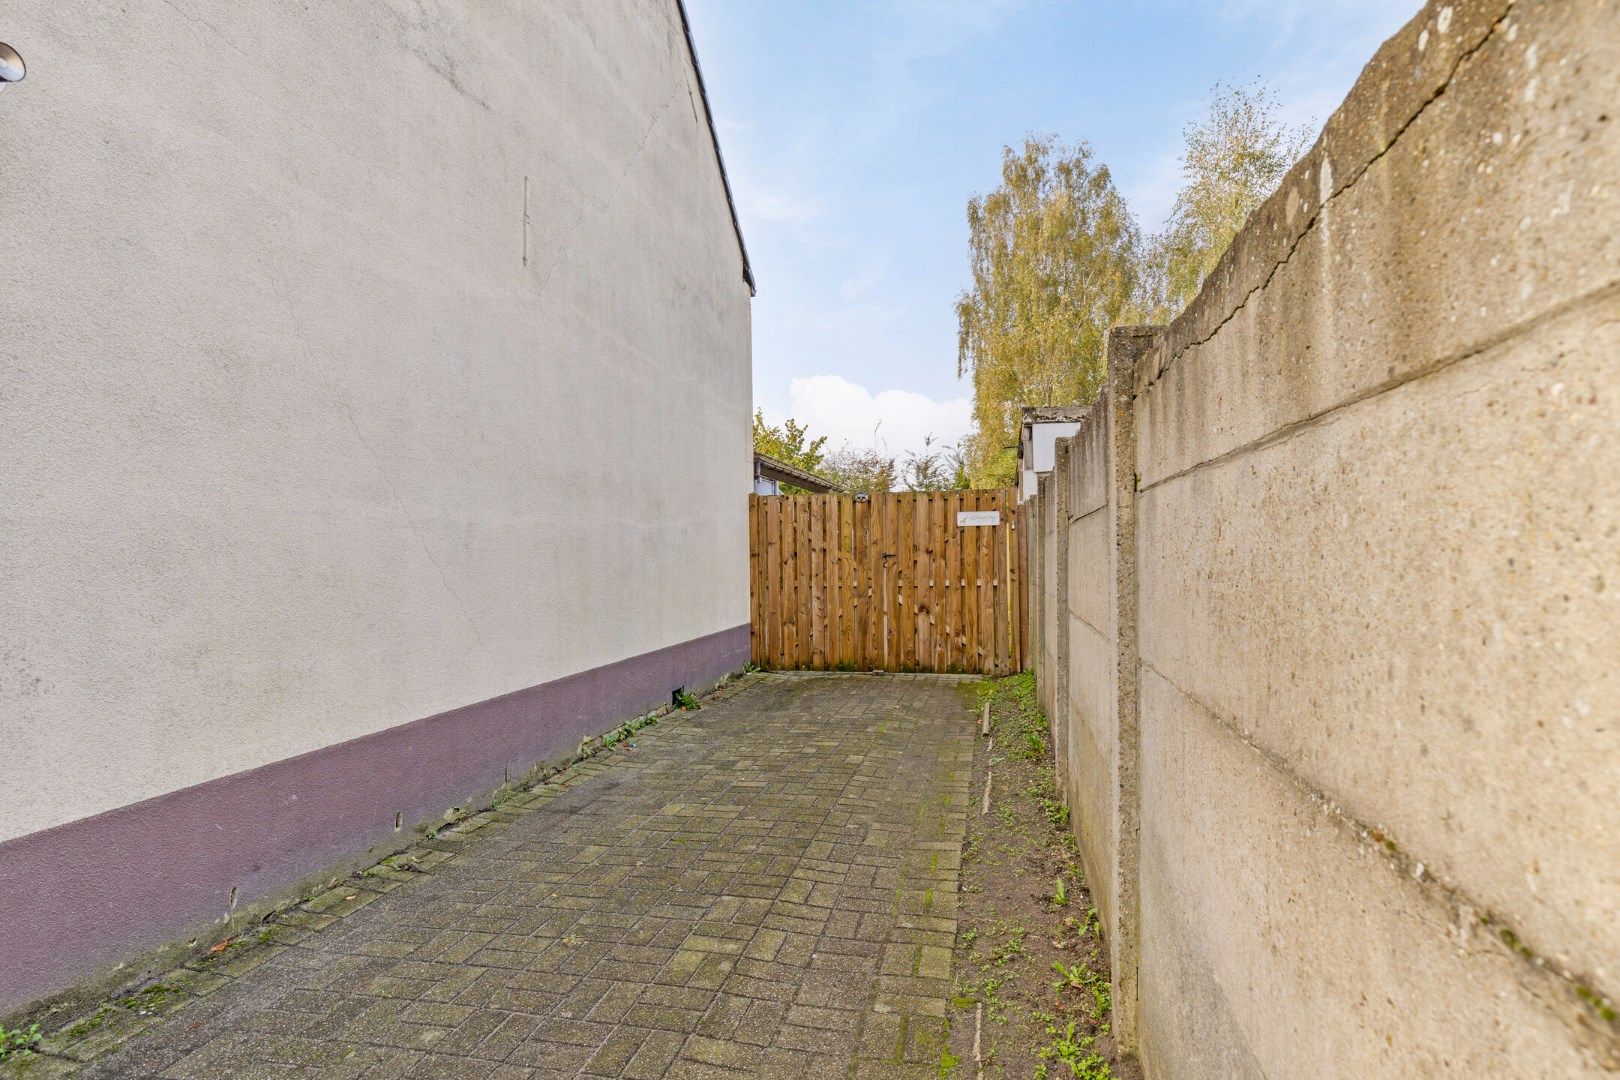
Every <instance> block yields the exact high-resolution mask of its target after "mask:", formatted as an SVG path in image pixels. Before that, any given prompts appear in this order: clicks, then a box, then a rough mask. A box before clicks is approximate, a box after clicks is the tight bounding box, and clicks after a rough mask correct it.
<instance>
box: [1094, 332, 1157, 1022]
mask: <svg viewBox="0 0 1620 1080" xmlns="http://www.w3.org/2000/svg"><path fill="white" fill-rule="evenodd" d="M1162 330H1163V328H1162V327H1135V326H1133V327H1120V328H1117V329H1115V330H1113V331H1111V332H1110V333H1109V336H1108V376H1107V385H1106V386H1105V387H1104V389H1103V394H1104V400H1105V401H1106V406H1107V409H1108V433H1109V435H1108V438H1109V446H1108V469H1109V477H1108V482H1109V485H1110V491H1109V495H1108V503H1109V507H1110V514H1111V517H1112V528H1113V544H1112V554H1111V560H1112V562H1113V566H1112V567H1111V569H1112V571H1113V600H1114V602H1113V605H1112V606H1113V620H1114V625H1113V627H1112V628H1111V629H1112V630H1113V638H1114V641H1115V648H1116V650H1117V654H1116V669H1115V679H1116V681H1115V700H1116V707H1117V708H1118V714H1117V719H1118V728H1117V732H1118V736H1117V737H1118V744H1117V752H1118V759H1117V760H1118V765H1117V771H1116V774H1115V785H1116V788H1115V799H1116V804H1117V811H1116V813H1117V817H1116V821H1117V828H1118V830H1119V833H1118V837H1119V840H1118V848H1117V856H1116V858H1117V862H1116V864H1115V867H1114V880H1115V883H1116V884H1115V888H1116V890H1117V895H1116V898H1115V902H1114V905H1113V907H1114V925H1113V926H1112V927H1109V928H1108V930H1109V935H1108V937H1109V952H1110V954H1111V955H1110V962H1111V964H1112V970H1113V973H1114V992H1113V1007H1114V1017H1113V1029H1114V1037H1115V1039H1116V1040H1117V1042H1118V1044H1119V1047H1120V1049H1121V1050H1123V1051H1125V1052H1127V1053H1135V1052H1137V1050H1138V1043H1137V1024H1136V1017H1137V961H1138V957H1139V955H1140V954H1139V944H1140V932H1141V898H1140V890H1139V879H1140V863H1141V860H1140V852H1141V814H1140V785H1139V775H1138V773H1139V768H1140V760H1141V749H1142V738H1141V723H1140V713H1139V705H1138V687H1139V685H1140V681H1141V656H1140V653H1139V651H1138V646H1137V621H1136V618H1137V558H1136V539H1137V532H1136V405H1135V387H1136V369H1137V365H1138V363H1139V362H1140V361H1141V359H1142V358H1143V357H1144V356H1145V355H1147V353H1148V352H1149V351H1150V350H1151V349H1152V347H1153V345H1154V343H1155V342H1156V341H1157V340H1158V339H1159V335H1160V334H1161V332H1162Z"/></svg>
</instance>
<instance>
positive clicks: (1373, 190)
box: [1138, 0, 1620, 485]
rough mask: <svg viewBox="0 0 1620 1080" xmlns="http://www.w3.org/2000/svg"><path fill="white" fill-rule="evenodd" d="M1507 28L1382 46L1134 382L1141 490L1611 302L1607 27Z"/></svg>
mask: <svg viewBox="0 0 1620 1080" xmlns="http://www.w3.org/2000/svg"><path fill="white" fill-rule="evenodd" d="M1509 8H1510V5H1509V4H1508V3H1507V2H1505V0H1491V2H1486V0H1477V2H1473V3H1456V4H1451V3H1447V4H1439V3H1434V4H1430V5H1429V7H1428V8H1427V9H1426V11H1425V13H1424V14H1423V15H1421V16H1419V17H1418V18H1417V19H1415V20H1414V21H1413V22H1412V24H1410V25H1409V26H1408V27H1407V28H1406V29H1405V30H1403V31H1402V32H1401V33H1400V34H1399V35H1397V36H1396V37H1395V38H1393V39H1392V40H1391V41H1390V42H1389V43H1388V44H1386V45H1385V47H1384V49H1383V50H1382V51H1381V52H1380V57H1379V60H1378V61H1377V62H1375V64H1374V65H1372V66H1371V67H1370V68H1369V70H1368V73H1367V74H1365V75H1364V76H1363V78H1362V80H1361V82H1360V83H1358V84H1357V88H1356V90H1355V92H1353V93H1352V95H1351V97H1350V99H1349V101H1348V102H1347V103H1346V104H1345V106H1344V107H1343V109H1342V110H1341V112H1340V113H1339V114H1336V115H1335V117H1334V120H1333V122H1332V123H1330V124H1329V126H1328V129H1327V131H1326V132H1325V133H1324V135H1323V138H1322V141H1321V142H1320V143H1319V144H1318V145H1317V147H1316V148H1315V149H1314V150H1313V151H1312V152H1311V153H1310V154H1309V155H1307V156H1306V157H1305V158H1304V159H1303V160H1302V161H1301V162H1300V164H1299V166H1297V167H1296V168H1295V170H1294V171H1293V172H1292V173H1291V174H1290V176H1289V178H1288V179H1287V180H1286V181H1285V183H1284V185H1283V187H1282V189H1281V191H1280V192H1279V194H1278V195H1277V196H1275V197H1273V199H1272V200H1271V202H1270V203H1268V204H1267V206H1266V208H1265V209H1264V210H1262V211H1261V212H1260V214H1258V215H1257V216H1256V218H1255V220H1253V221H1252V222H1251V223H1250V226H1249V228H1248V229H1246V230H1245V233H1244V235H1243V237H1242V238H1241V239H1240V241H1239V243H1237V244H1235V245H1234V250H1233V252H1232V253H1231V255H1230V256H1229V260H1228V263H1227V264H1223V265H1224V267H1225V271H1229V272H1230V273H1227V272H1222V273H1218V274H1217V275H1216V276H1215V277H1214V278H1212V280H1211V283H1210V285H1209V286H1208V287H1206V289H1205V291H1204V293H1203V294H1202V295H1201V296H1200V298H1199V300H1198V301H1197V302H1195V304H1194V306H1193V308H1192V309H1190V310H1189V312H1188V313H1187V314H1186V315H1184V316H1183V317H1182V318H1181V319H1178V320H1177V322H1176V324H1175V326H1174V327H1173V328H1172V331H1171V333H1170V334H1169V335H1167V337H1166V339H1165V342H1164V344H1163V346H1162V348H1161V349H1160V350H1159V352H1158V356H1157V357H1156V358H1155V360H1154V362H1153V363H1150V364H1148V365H1146V366H1145V367H1144V369H1143V371H1142V374H1141V376H1140V378H1141V386H1140V387H1139V393H1143V394H1145V400H1144V403H1143V404H1144V406H1145V407H1144V408H1143V409H1142V411H1141V425H1142V430H1141V433H1140V436H1139V445H1140V460H1139V465H1138V469H1139V472H1140V473H1141V475H1142V483H1143V484H1144V485H1148V484H1153V483H1156V482H1158V481H1159V480H1161V479H1163V478H1164V477H1166V476H1170V475H1173V474H1175V473H1178V472H1180V471H1182V470H1184V469H1187V468H1190V467H1192V466H1194V465H1196V464H1197V463H1199V462H1201V461H1206V460H1209V459H1210V458H1213V457H1216V456H1218V455H1220V454H1223V453H1226V452H1229V451H1231V450H1232V449H1234V448H1236V447H1240V446H1244V445H1247V444H1249V443H1252V442H1254V441H1255V440H1258V439H1262V438H1264V437H1267V436H1269V435H1270V434H1271V433H1272V432H1275V431H1276V430H1278V429H1279V428H1281V427H1283V426H1285V425H1287V424H1291V423H1294V422H1297V421H1301V420H1304V419H1307V418H1309V417H1312V416H1315V415H1318V414H1320V413H1322V412H1323V411H1324V410H1326V409H1329V408H1332V407H1333V406H1335V405H1337V404H1340V403H1342V402H1344V401H1347V400H1350V399H1353V398H1356V397H1359V396H1362V395H1366V394H1369V393H1375V392H1378V391H1379V390H1380V389H1381V388H1384V387H1387V386H1389V385H1392V384H1394V383H1397V382H1399V381H1401V380H1403V379H1407V378H1411V377H1413V376H1414V375H1418V374H1421V373H1422V372H1424V371H1426V370H1429V369H1431V368H1432V367H1434V366H1435V365H1437V364H1444V363H1447V362H1450V361H1452V360H1455V359H1457V358H1459V357H1464V356H1468V355H1471V354H1473V353H1475V352H1477V351H1479V350H1481V349H1484V348H1488V347H1490V346H1491V345H1492V344H1493V343H1495V342H1497V341H1499V340H1501V339H1502V338H1503V337H1504V336H1508V335H1511V334H1513V333H1514V332H1516V328H1518V327H1520V326H1522V325H1524V324H1525V323H1527V322H1530V321H1532V320H1536V319H1542V318H1547V317H1550V316H1552V315H1555V314H1556V313H1557V312H1559V311H1560V310H1562V309H1563V307H1564V306H1565V305H1568V304H1570V303H1572V302H1578V301H1579V299H1580V298H1581V297H1583V296H1586V295H1588V294H1590V293H1592V292H1593V291H1596V290H1599V289H1603V288H1606V287H1610V286H1612V285H1614V284H1615V283H1616V282H1617V281H1620V230H1617V229H1616V228H1615V227H1614V223H1615V222H1616V221H1617V220H1620V184H1615V183H1613V182H1612V178H1613V177H1614V176H1615V175H1617V174H1620V137H1617V136H1616V134H1615V130H1616V128H1617V127H1620V113H1617V112H1616V110H1615V108H1614V102H1615V101H1617V100H1620V33H1617V32H1616V29H1615V28H1616V26H1617V25H1620V6H1617V4H1616V3H1615V2H1614V0H1543V2H1539V3H1518V4H1513V5H1511V11H1510V10H1509ZM1442 14H1444V16H1445V17H1444V24H1445V25H1444V28H1442V26H1441V22H1442ZM1459 48H1460V49H1461V50H1462V51H1461V52H1459V51H1458V50H1459ZM1452 67H1455V74H1453V75H1451V76H1450V77H1449V78H1447V79H1446V80H1445V81H1444V82H1443V83H1441V84H1440V85H1431V84H1432V83H1433V82H1434V80H1435V78H1436V72H1437V69H1444V70H1449V69H1450V68H1452ZM1420 90H1421V91H1422V92H1423V96H1416V97H1414V95H1417V94H1418V92H1419V91H1420ZM1429 95H1432V96H1429ZM1409 99H1410V100H1409ZM1402 103H1407V105H1408V106H1409V107H1412V108H1415V109H1416V112H1415V114H1414V116H1413V118H1411V119H1409V124H1410V126H1409V127H1407V126H1405V125H1404V124H1402V125H1401V127H1400V128H1393V125H1394V121H1395V120H1397V119H1399V118H1400V116H1401V109H1400V108H1399V106H1400V105H1401V104H1402ZM1392 110H1393V112H1392ZM1363 114H1365V115H1363ZM1366 124H1372V125H1375V126H1377V127H1380V128H1392V130H1389V131H1387V134H1386V135H1385V136H1384V140H1385V141H1378V142H1374V143H1372V144H1368V143H1366V141H1365V139H1364V136H1363V134H1362V133H1361V130H1360V126H1359V125H1366ZM1346 125H1358V126H1357V128H1356V131H1355V132H1354V133H1353V134H1347V133H1346V131H1345V127H1346ZM1397 130H1398V131H1399V137H1398V139H1396V132H1397ZM1389 140H1393V141H1389ZM1369 154H1370V155H1371V156H1370V161H1369V162H1364V160H1363V158H1364V157H1366V156H1367V155H1369ZM1324 190H1327V191H1333V192H1335V194H1334V195H1333V196H1332V198H1331V200H1330V201H1329V202H1328V203H1327V204H1326V205H1325V206H1323V205H1322V198H1321V196H1322V193H1323V191H1324ZM1307 226H1308V227H1307ZM1249 263H1254V264H1255V265H1254V266H1253V267H1251V266H1249V265H1248V264H1249ZM1262 269H1264V270H1265V273H1264V274H1263V275H1262V274H1261V273H1260V271H1261V270H1262ZM1262 285H1263V286H1264V287H1263V288H1260V286H1262ZM1255 289H1258V291H1252V290H1255ZM1217 316H1218V317H1217ZM1149 385H1151V387H1152V389H1151V392H1148V390H1147V388H1148V386H1149Z"/></svg>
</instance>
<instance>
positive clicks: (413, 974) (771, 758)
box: [88, 675, 973, 1080]
mask: <svg viewBox="0 0 1620 1080" xmlns="http://www.w3.org/2000/svg"><path fill="white" fill-rule="evenodd" d="M972 738H973V717H972V715H971V713H970V712H969V711H968V710H967V709H966V708H965V707H964V705H963V703H962V701H961V699H960V697H959V696H958V691H957V683H956V680H954V679H950V678H945V677H938V676H903V675H901V676H895V675H889V676H870V675H821V676H798V675H755V676H751V677H749V678H748V679H746V680H744V681H743V682H741V683H740V684H738V685H736V686H734V687H732V688H730V689H728V690H727V691H725V692H724V693H723V694H722V695H720V698H719V700H713V701H711V702H710V703H709V704H707V706H706V707H705V708H704V709H703V710H702V711H701V712H697V713H686V714H679V715H676V716H673V717H669V718H667V719H665V720H664V721H662V722H661V723H659V724H658V725H656V726H654V727H651V728H648V729H645V730H644V731H642V732H641V733H640V734H639V735H638V736H637V737H636V743H637V745H636V746H635V748H634V749H630V750H626V751H619V752H613V753H610V754H606V755H604V756H602V757H598V758H596V759H593V760H592V761H590V762H588V763H586V764H584V765H582V766H577V767H576V769H575V770H571V775H568V774H565V778H564V782H563V783H562V784H560V785H553V786H551V787H548V788H545V789H541V790H539V791H537V792H536V793H535V794H534V795H533V796H530V797H526V798H523V799H519V800H517V801H515V802H512V803H507V804H506V805H505V806H503V807H502V812H501V813H499V814H497V815H495V816H494V817H495V820H491V822H490V824H489V825H487V826H486V827H485V828H482V829H479V830H477V831H476V832H471V833H468V834H465V835H464V837H462V838H460V839H453V838H449V837H447V838H446V839H445V840H444V841H442V842H439V843H437V844H436V845H435V846H436V847H438V848H441V849H444V850H447V851H451V852H454V855H453V856H451V857H446V856H441V855H434V856H431V857H430V860H429V861H432V860H435V859H442V860H443V861H440V862H438V863H437V864H436V865H433V866H432V867H431V868H430V869H429V871H428V873H426V874H399V875H388V876H382V877H378V878H376V879H375V880H373V881H371V884H374V885H375V889H373V888H368V887H367V886H361V885H356V886H349V887H346V890H345V891H343V892H342V894H341V895H339V896H337V897H335V898H332V899H328V900H326V901H324V903H317V904H315V905H312V906H314V907H316V908H324V910H318V911H314V912H294V913H292V914H291V919H292V921H294V922H297V923H301V924H302V925H300V926H298V927H293V928H289V929H288V930H286V931H283V932H282V933H284V934H285V935H286V936H285V937H284V938H283V940H281V941H280V942H277V943H274V944H270V945H267V946H261V947H260V948H258V949H255V950H252V951H251V952H250V953H245V954H244V955H243V957H242V958H241V960H239V961H235V962H233V963H223V964H216V965H214V966H215V967H216V968H217V969H218V970H217V971H216V972H214V973H211V975H210V976H209V977H208V978H207V979H199V981H198V982H197V983H195V984H194V985H193V986H192V987H191V988H190V989H192V990H194V991H195V990H198V989H209V988H210V987H212V986H213V985H214V984H213V982H212V979H213V977H214V976H223V977H225V978H224V981H222V982H221V983H219V984H218V986H217V988H216V989H212V990H211V992H210V993H208V994H207V995H206V996H204V997H201V998H200V999H198V1000H194V1001H190V1002H189V1003H188V1004H186V1005H185V1006H184V1007H182V1008H180V1009H178V1010H177V1011H174V1012H172V1013H168V1014H167V1015H166V1016H164V1017H163V1018H162V1019H161V1020H159V1021H157V1022H156V1024H155V1025H154V1026H152V1027H151V1028H149V1029H147V1030H146V1031H144V1032H142V1033H141V1034H139V1035H137V1036H136V1037H135V1038H134V1039H133V1040H132V1041H130V1042H129V1043H127V1044H125V1045H124V1046H123V1047H122V1048H121V1049H119V1050H118V1051H116V1052H115V1053H113V1054H111V1055H110V1056H106V1057H102V1058H99V1059H97V1060H96V1061H95V1062H94V1063H93V1064H92V1065H91V1066H90V1067H89V1070H88V1072H89V1073H90V1074H91V1075H97V1076H130V1075H161V1076H168V1077H208V1076H229V1077H253V1076H269V1075H276V1076H280V1075H285V1074H288V1073H298V1072H306V1073H311V1074H315V1073H318V1074H320V1075H323V1076H367V1077H371V1076H453V1077H476V1076H492V1077H519V1076H532V1077H563V1076H577V1075H585V1076H627V1077H662V1076H670V1077H686V1076H732V1075H749V1076H779V1077H792V1078H794V1080H806V1078H819V1077H849V1076H883V1077H905V1076H911V1075H915V1076H919V1077H923V1076H933V1075H935V1067H936V1064H937V1062H938V1060H939V1055H940V1047H941V1046H942V1045H943V1031H944V1023H945V1019H944V1018H945V1014H946V1003H947V998H948V996H949V993H950V986H951V982H950V980H951V956H952V946H953V943H954V937H955V932H956V918H955V916H956V890H957V871H958V866H959V856H960V851H961V840H962V835H963V829H964V824H965V815H966V812H967V805H968V798H969V796H968V790H967V787H968V776H969V767H970V764H971V755H972ZM486 820H489V819H488V818H486ZM368 880H369V879H368ZM385 890H386V891H385ZM334 916H341V917H338V918H334ZM205 966H207V965H205Z"/></svg>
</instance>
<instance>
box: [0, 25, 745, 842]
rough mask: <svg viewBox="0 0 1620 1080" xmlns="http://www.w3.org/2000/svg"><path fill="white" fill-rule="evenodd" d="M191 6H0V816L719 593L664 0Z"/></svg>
mask: <svg viewBox="0 0 1620 1080" xmlns="http://www.w3.org/2000/svg"><path fill="white" fill-rule="evenodd" d="M196 8H197V5H194V4H192V3H176V4H169V3H163V2H160V0H133V2H132V3H129V4H125V5H111V4H105V3H101V2H99V0H95V2H92V0H14V2H13V3H11V4H8V5H7V8H6V12H5V17H4V20H3V25H0V32H3V34H4V37H5V40H7V41H9V42H10V43H11V44H12V45H14V46H15V47H17V49H18V50H19V51H20V52H21V53H22V54H23V56H24V57H25V58H26V59H27V62H28V66H29V76H28V80H27V81H26V82H25V83H23V84H21V85H20V86H18V87H14V88H12V89H10V90H8V91H7V92H6V93H5V94H3V95H0V152H3V155H4V169H3V176H0V252H3V254H0V369H3V371H4V380H3V387H0V738H3V740H4V744H5V747H6V753H5V757H6V768H5V769H3V770H0V810H3V813H0V840H4V839H6V838H9V837H15V836H20V835H24V834H27V833H29V832H32V831H35V830H39V829H43V828H46V827H48V826H52V825H56V824H60V823H63V822H67V821H72V820H75V819H78V818H81V817H84V816H87V815H90V814H94V813H97V812H99V811H103V810H107V809H110V808H113V807H117V806H120V805H124V804H127V803H130V802H133V801H136V800H139V799H143V798H146V797H149V796H153V795H157V794H160V793H163V792H166V791H171V790H174V789H177V788H181V787H185V786H189V785H193V784H196V783H199V782H201V781H205V780H208V779H211V778H214V777H218V776H223V775H227V774H230V773H233V772H236V771H239V770H242V769H245V768H249V767H252V766H256V765H259V764H263V763H266V762H270V761H275V760H279V759H282V758H285V757H288V756H290V755H294V754H298V753H301V752H304V751H308V750H312V749H316V748H319V747H322V746H327V745H330V744H333V743H336V742H340V741H344V740H348V739H352V738H354V737H356V736H358V735H361V734H364V733H367V732H371V731H376V730H379V729H382V728H385V727H389V726H392V725H396V724H400V723H404V722H408V721H411V720H415V719H417V718H419V717H423V716H428V715H431V714H434V713H437V712H441V711H443V710H446V709H450V708H454V707H456V706H461V705H466V704H470V703H473V702H476V701H480V700H483V699H486V698H490V697H492V696H495V695H498V694H503V693H506V692H509V691H513V690H517V689H520V688H524V687H528V686H532V685H535V684H538V683H543V682H546V681H548V680H551V679H555V678H558V677H560V676H563V675H567V674H569V673H572V672H575V671H578V670H582V669H586V668H590V667H594V666H597V665H601V664H604V663H609V662H612V661H615V660H619V659H623V658H625V657H629V656H634V655H638V654H641V653H645V652H649V651H651V650H655V649H658V648H661V647H663V646H667V645H671V644H674V643H677V642H681V641H685V640H689V639H692V638H695V637H699V636H702V635H706V634H710V633H714V632H716V631H720V630H723V629H727V628H731V627H735V626H737V625H739V624H742V623H746V622H747V620H748V595H747V589H748V585H747V528H746V517H745V514H746V500H745V496H746V494H747V492H748V490H749V487H750V441H749V440H750V435H749V411H750V372H749V293H748V288H747V286H746V284H745V283H744V281H743V274H742V257H741V254H740V252H739V248H738V244H737V239H736V237H735V235H734V233H733V229H732V223H731V220H730V217H729V215H728V210H727V204H726V198H725V193H724V190H723V188H722V181H721V176H720V173H719V170H718V167H717V165H716V162H715V159H714V153H713V149H712V147H711V144H710V135H709V131H708V128H707V126H706V123H705V118H704V113H703V108H704V106H703V102H702V99H701V97H700V96H699V92H698V87H697V84H696V81H695V79H694V76H693V72H692V69H691V65H690V60H689V57H688V51H687V47H686V42H685V39H684V37H683V35H682V31H681V24H680V21H679V16H678V13H677V11H676V8H675V5H674V0H615V2H614V3H612V4H603V3H598V2H596V0H547V2H546V3H526V4H502V5H492V4H483V3H473V2H469V0H460V2H456V0H419V2H412V0H367V2H363V3H362V2H358V0H328V2H323V3H319V4H310V5H287V4H283V3H279V2H273V0H242V2H239V3H233V4H230V5H207V6H206V10H207V13H206V15H203V14H192V13H190V12H192V11H193V10H194V9H196ZM525 180H527V218H528V221H527V226H525Z"/></svg>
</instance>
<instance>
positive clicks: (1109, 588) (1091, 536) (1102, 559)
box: [1069, 506, 1114, 638]
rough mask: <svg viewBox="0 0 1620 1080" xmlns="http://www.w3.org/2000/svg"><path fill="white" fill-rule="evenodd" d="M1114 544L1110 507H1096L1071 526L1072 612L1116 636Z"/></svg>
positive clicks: (1100, 629) (1070, 589)
mask: <svg viewBox="0 0 1620 1080" xmlns="http://www.w3.org/2000/svg"><path fill="white" fill-rule="evenodd" d="M1113 544H1114V533H1113V521H1112V520H1111V519H1110V517H1109V515H1108V508H1107V507H1106V506H1105V507H1103V508H1102V509H1101V510H1097V511H1094V512H1092V513H1090V514H1087V515H1086V516H1085V517H1083V518H1080V519H1079V520H1078V521H1075V522H1073V523H1072V524H1071V525H1070V526H1069V612H1070V614H1071V615H1072V616H1073V617H1074V618H1077V619H1080V620H1081V621H1083V622H1084V623H1085V624H1086V625H1087V626H1090V627H1091V629H1092V630H1093V631H1094V632H1095V633H1098V634H1102V635H1103V636H1105V637H1110V638H1111V637H1112V636H1113V622H1114V582H1113V565H1112V562H1111V560H1110V559H1109V557H1108V553H1109V550H1110V549H1111V548H1112V547H1113Z"/></svg>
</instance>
